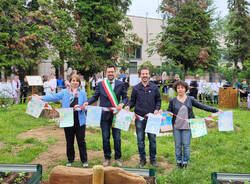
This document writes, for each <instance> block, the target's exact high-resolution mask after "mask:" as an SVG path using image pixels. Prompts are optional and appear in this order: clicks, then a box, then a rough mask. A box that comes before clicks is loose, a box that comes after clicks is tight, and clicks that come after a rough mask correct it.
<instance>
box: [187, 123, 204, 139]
mask: <svg viewBox="0 0 250 184" xmlns="http://www.w3.org/2000/svg"><path fill="white" fill-rule="evenodd" d="M189 123H190V128H191V133H192V138H197V137H201V136H204V135H207V126H206V123H205V120H204V119H190V120H189Z"/></svg>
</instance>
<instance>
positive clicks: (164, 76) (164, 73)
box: [161, 72, 167, 84]
mask: <svg viewBox="0 0 250 184" xmlns="http://www.w3.org/2000/svg"><path fill="white" fill-rule="evenodd" d="M161 79H162V83H163V84H165V81H166V80H167V72H162V75H161Z"/></svg>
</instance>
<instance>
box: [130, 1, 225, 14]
mask: <svg viewBox="0 0 250 184" xmlns="http://www.w3.org/2000/svg"><path fill="white" fill-rule="evenodd" d="M160 2H161V0H132V5H131V6H130V10H129V12H128V15H136V16H142V17H146V13H148V17H152V18H161V16H160V15H159V14H158V13H157V12H156V11H157V8H158V6H159V4H160ZM214 6H215V7H216V8H217V11H216V12H217V13H220V15H221V16H222V17H224V16H225V15H227V13H228V10H227V0H214Z"/></svg>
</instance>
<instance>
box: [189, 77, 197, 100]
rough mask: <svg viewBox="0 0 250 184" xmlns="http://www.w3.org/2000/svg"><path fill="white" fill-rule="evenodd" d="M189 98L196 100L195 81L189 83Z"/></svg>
mask: <svg viewBox="0 0 250 184" xmlns="http://www.w3.org/2000/svg"><path fill="white" fill-rule="evenodd" d="M189 96H192V97H194V98H195V99H198V83H197V81H196V80H194V81H191V82H190V89H189Z"/></svg>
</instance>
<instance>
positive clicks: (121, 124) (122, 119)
mask: <svg viewBox="0 0 250 184" xmlns="http://www.w3.org/2000/svg"><path fill="white" fill-rule="evenodd" d="M133 117H134V113H133V112H129V111H126V110H124V109H122V110H120V111H119V112H118V114H117V115H116V121H115V124H114V127H115V128H118V129H121V130H124V131H128V129H129V126H130V123H131V120H132V119H133Z"/></svg>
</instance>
